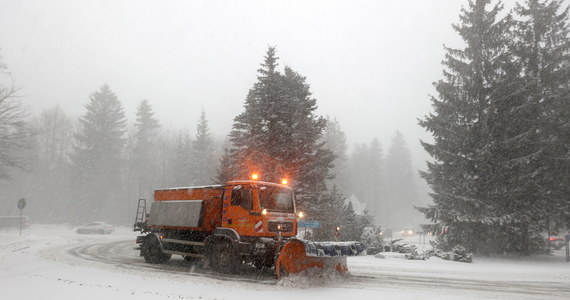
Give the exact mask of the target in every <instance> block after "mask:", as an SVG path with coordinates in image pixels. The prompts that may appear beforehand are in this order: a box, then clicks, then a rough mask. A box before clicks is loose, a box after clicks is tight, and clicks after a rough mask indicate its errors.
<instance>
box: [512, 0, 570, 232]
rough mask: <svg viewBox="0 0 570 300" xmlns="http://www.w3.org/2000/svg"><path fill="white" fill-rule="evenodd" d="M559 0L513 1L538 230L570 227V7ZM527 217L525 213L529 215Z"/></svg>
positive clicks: (534, 211) (534, 209) (533, 212)
mask: <svg viewBox="0 0 570 300" xmlns="http://www.w3.org/2000/svg"><path fill="white" fill-rule="evenodd" d="M561 7H562V1H558V0H552V1H538V0H527V1H525V3H524V5H521V4H519V5H517V7H516V9H515V11H516V13H517V15H518V16H519V17H520V20H519V21H518V29H519V32H520V34H521V36H522V37H521V39H520V42H519V43H518V47H517V49H516V53H517V54H518V56H519V57H520V58H521V59H520V61H521V65H522V71H521V73H522V74H523V80H524V84H525V89H524V93H523V94H522V95H523V96H524V97H521V98H522V99H523V101H524V102H525V103H530V104H532V108H533V111H532V112H533V115H532V120H533V121H532V122H528V120H529V118H527V121H526V122H527V124H528V123H530V124H532V125H527V128H529V132H531V134H532V135H533V137H534V138H533V140H532V142H533V145H534V148H536V150H535V151H534V152H533V154H534V155H533V156H532V157H531V159H529V160H530V164H531V165H532V167H533V168H534V170H533V172H532V173H531V174H532V178H530V180H529V181H528V182H527V185H529V184H528V183H530V182H531V183H532V184H530V185H531V186H533V187H534V191H535V193H534V195H535V196H537V197H536V198H538V199H540V200H538V201H534V202H533V203H532V202H531V203H529V204H531V205H533V207H532V208H533V209H532V212H529V213H531V214H534V217H536V216H540V218H541V221H542V223H543V224H542V226H541V227H542V228H540V229H539V230H544V229H546V230H548V231H558V229H560V228H561V227H562V228H564V227H566V228H568V227H570V198H569V196H568V195H570V188H569V187H568V184H567V178H568V177H569V176H570V146H569V145H570V96H569V95H570V32H569V28H568V26H569V19H568V11H569V7H568V6H567V7H566V8H565V9H563V10H561ZM529 217H530V216H529Z"/></svg>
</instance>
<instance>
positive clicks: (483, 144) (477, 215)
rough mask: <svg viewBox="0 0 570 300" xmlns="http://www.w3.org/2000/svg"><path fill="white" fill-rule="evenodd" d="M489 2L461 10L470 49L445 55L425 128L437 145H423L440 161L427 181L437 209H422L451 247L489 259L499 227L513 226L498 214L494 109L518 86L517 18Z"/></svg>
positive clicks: (481, 1)
mask: <svg viewBox="0 0 570 300" xmlns="http://www.w3.org/2000/svg"><path fill="white" fill-rule="evenodd" d="M490 2H491V1H490V0H477V1H474V2H473V1H469V3H468V7H467V8H464V9H462V12H461V15H460V20H461V24H459V25H454V29H455V31H457V33H458V34H459V35H460V36H461V37H462V39H463V40H464V41H465V44H466V47H465V49H451V48H446V51H447V54H446V57H445V60H444V62H443V64H444V66H445V67H446V69H445V71H444V79H443V80H440V81H439V82H437V83H436V84H435V87H436V90H437V92H438V94H439V97H438V98H435V97H432V105H433V109H434V113H432V114H430V115H428V116H426V117H425V119H423V120H421V121H420V125H421V126H422V127H424V128H426V130H428V131H430V132H431V133H432V134H433V136H434V143H433V144H430V143H427V142H422V145H423V147H424V148H425V150H426V151H427V152H428V153H429V154H430V155H431V156H432V157H433V158H434V160H435V161H433V162H429V163H428V170H427V171H426V172H424V173H423V174H422V177H424V179H426V181H427V182H428V184H429V185H430V187H431V188H432V190H433V194H432V198H433V201H434V204H433V205H430V206H428V207H427V208H422V209H420V211H422V212H423V213H424V214H425V215H426V217H428V218H430V219H431V220H432V221H433V222H435V227H436V228H435V229H436V231H438V232H442V231H443V229H444V228H449V230H448V231H447V235H446V239H447V241H448V242H449V243H451V244H462V245H464V246H465V247H467V249H468V250H470V251H478V250H479V251H483V250H482V249H483V248H486V242H485V239H486V237H487V236H488V232H489V231H490V230H491V229H492V228H493V225H494V224H497V223H501V222H503V221H505V220H506V219H508V216H507V215H504V214H502V212H499V211H497V210H496V209H495V205H494V203H493V199H494V198H493V197H489V191H490V190H495V189H497V188H498V185H497V182H496V181H495V180H494V178H493V176H494V175H495V174H496V173H495V172H494V171H495V170H494V162H495V161H494V158H493V156H492V155H491V153H490V148H489V147H490V146H492V145H493V139H492V138H491V134H490V128H489V125H490V120H491V115H490V114H491V113H492V112H493V109H495V107H496V105H494V103H496V102H499V101H503V100H504V98H503V97H504V95H505V94H506V92H505V91H502V90H501V89H502V88H505V87H506V88H510V87H511V82H510V81H509V79H510V78H509V77H508V74H507V70H508V67H509V64H508V61H509V60H508V59H509V50H510V49H509V43H510V36H509V35H508V34H507V33H508V32H509V30H510V28H511V27H512V18H511V16H510V15H507V16H505V17H504V18H502V19H498V17H497V15H498V13H499V12H500V11H501V10H502V4H501V3H498V4H494V5H491V7H490V9H489V10H487V7H489V6H490V5H489V4H490Z"/></svg>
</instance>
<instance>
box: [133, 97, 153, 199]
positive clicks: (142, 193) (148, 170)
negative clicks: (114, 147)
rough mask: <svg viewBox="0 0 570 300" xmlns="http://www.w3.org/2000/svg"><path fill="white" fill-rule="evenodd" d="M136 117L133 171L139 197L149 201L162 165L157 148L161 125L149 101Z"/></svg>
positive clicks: (142, 104) (143, 103)
mask: <svg viewBox="0 0 570 300" xmlns="http://www.w3.org/2000/svg"><path fill="white" fill-rule="evenodd" d="M136 116H137V119H136V123H135V128H136V133H135V136H134V138H135V141H134V146H133V158H132V161H131V169H132V171H133V172H134V177H135V178H136V179H137V192H138V197H139V198H141V197H142V198H146V199H149V198H150V197H151V196H152V190H153V188H154V185H155V184H156V181H157V174H158V170H159V164H160V160H159V158H158V155H159V153H158V148H157V146H158V133H159V132H158V130H159V129H160V124H159V122H158V120H156V119H155V118H154V112H153V111H152V106H151V105H150V104H149V103H148V101H147V100H142V101H141V103H140V104H139V106H138V108H137V113H136Z"/></svg>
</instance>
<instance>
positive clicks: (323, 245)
mask: <svg viewBox="0 0 570 300" xmlns="http://www.w3.org/2000/svg"><path fill="white" fill-rule="evenodd" d="M364 250H365V247H364V245H363V244H361V243H358V242H310V241H305V240H300V239H293V240H290V241H288V242H287V243H286V244H285V245H284V246H283V248H282V249H281V251H280V252H279V256H278V257H277V262H276V263H275V276H276V277H277V279H279V278H281V277H283V276H287V275H288V274H295V273H300V272H303V271H305V270H307V269H310V268H314V267H317V268H320V269H323V270H336V271H338V272H340V273H345V272H347V271H348V267H347V265H346V257H347V256H356V255H360V254H363V253H364Z"/></svg>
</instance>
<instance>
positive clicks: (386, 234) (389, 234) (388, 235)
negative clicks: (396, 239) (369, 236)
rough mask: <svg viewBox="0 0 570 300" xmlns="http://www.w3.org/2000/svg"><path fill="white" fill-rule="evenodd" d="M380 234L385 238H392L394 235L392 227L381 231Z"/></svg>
mask: <svg viewBox="0 0 570 300" xmlns="http://www.w3.org/2000/svg"><path fill="white" fill-rule="evenodd" d="M380 236H381V237H382V238H384V239H391V238H392V237H393V234H392V229H390V228H386V229H384V230H382V232H380Z"/></svg>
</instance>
